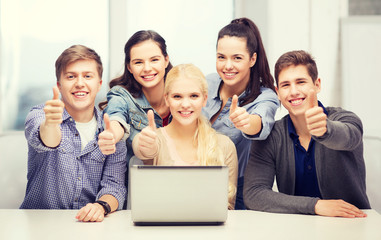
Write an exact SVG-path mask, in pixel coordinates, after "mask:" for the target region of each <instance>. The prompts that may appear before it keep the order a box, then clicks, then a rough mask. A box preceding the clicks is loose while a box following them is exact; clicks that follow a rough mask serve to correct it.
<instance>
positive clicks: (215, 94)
mask: <svg viewBox="0 0 381 240" xmlns="http://www.w3.org/2000/svg"><path fill="white" fill-rule="evenodd" d="M218 80H219V82H218V83H217V85H218V87H215V86H209V88H210V92H209V94H210V95H211V96H210V97H211V98H212V99H216V98H217V99H221V98H220V89H221V87H222V84H223V83H224V82H223V81H222V79H221V77H219V78H218ZM245 95H246V90H245V91H243V92H242V93H241V94H240V95H239V96H238V99H241V98H243V97H244V96H245Z"/></svg>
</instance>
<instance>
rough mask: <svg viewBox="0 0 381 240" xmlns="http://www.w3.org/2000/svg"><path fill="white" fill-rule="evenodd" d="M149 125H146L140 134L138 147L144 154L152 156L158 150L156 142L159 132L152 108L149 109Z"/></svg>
mask: <svg viewBox="0 0 381 240" xmlns="http://www.w3.org/2000/svg"><path fill="white" fill-rule="evenodd" d="M147 117H148V126H147V127H145V128H144V129H143V130H142V131H141V132H140V133H139V134H138V137H139V139H138V144H139V145H138V149H139V151H140V152H141V154H142V155H144V156H147V157H148V156H152V155H153V154H155V153H156V152H157V150H158V146H157V143H156V139H157V134H156V123H155V117H154V114H153V111H152V110H148V112H147Z"/></svg>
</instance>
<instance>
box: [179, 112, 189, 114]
mask: <svg viewBox="0 0 381 240" xmlns="http://www.w3.org/2000/svg"><path fill="white" fill-rule="evenodd" d="M180 113H181V114H183V115H189V114H191V112H180Z"/></svg>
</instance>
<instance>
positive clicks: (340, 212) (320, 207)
mask: <svg viewBox="0 0 381 240" xmlns="http://www.w3.org/2000/svg"><path fill="white" fill-rule="evenodd" d="M315 213H316V214H317V215H321V216H329V217H346V218H355V217H366V216H367V215H366V213H364V212H363V211H361V210H360V209H358V208H357V207H356V206H354V205H352V204H350V203H347V202H345V201H344V200H318V201H317V203H316V205H315Z"/></svg>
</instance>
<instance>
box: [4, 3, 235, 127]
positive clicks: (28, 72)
mask: <svg viewBox="0 0 381 240" xmlns="http://www.w3.org/2000/svg"><path fill="white" fill-rule="evenodd" d="M111 5H112V6H113V7H111ZM233 15H234V0H208V1H204V0H193V1H185V0H161V1H156V0H139V1H135V0H81V1H78V0H65V1H51V0H0V133H1V132H6V131H11V130H23V129H24V121H25V117H26V115H27V113H28V112H29V110H30V108H31V107H32V106H35V105H37V104H41V103H44V102H45V101H47V100H48V99H51V98H52V87H53V86H54V85H55V84H56V77H55V67H54V64H55V61H56V59H57V57H58V56H59V55H60V54H61V53H62V51H63V50H64V49H66V48H68V47H70V46H71V45H74V44H82V45H86V46H88V47H90V48H93V49H94V50H95V51H96V52H98V54H99V55H100V56H101V58H102V62H103V67H104V72H103V84H102V85H103V86H102V90H101V92H100V93H98V98H97V100H96V101H97V103H98V102H100V101H103V100H104V99H105V96H106V92H107V90H108V82H109V80H110V79H113V78H115V77H117V75H118V72H119V71H122V70H123V64H124V62H123V60H124V53H123V49H124V44H125V43H126V41H127V40H128V38H129V37H131V35H132V34H133V33H135V32H136V31H138V30H143V29H146V30H147V29H152V30H155V31H157V32H158V33H159V34H160V35H162V36H163V37H164V39H165V40H166V42H167V46H168V54H169V56H170V60H171V62H172V64H173V65H177V64H182V63H193V64H195V65H196V66H197V67H199V68H200V69H201V70H202V71H203V73H204V74H205V75H207V74H209V73H212V72H215V71H216V70H215V55H216V53H215V51H216V41H217V34H218V31H219V30H220V29H221V28H222V27H223V26H225V25H227V24H228V23H229V22H230V21H231V20H232V19H233ZM110 19H113V21H110ZM109 24H112V25H109ZM114 28H116V29H117V30H116V31H114V30H113V29H114ZM115 32H117V34H115ZM118 32H122V33H118ZM115 42H116V44H115ZM115 53H116V54H115ZM113 68H114V69H117V71H110V69H113Z"/></svg>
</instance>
